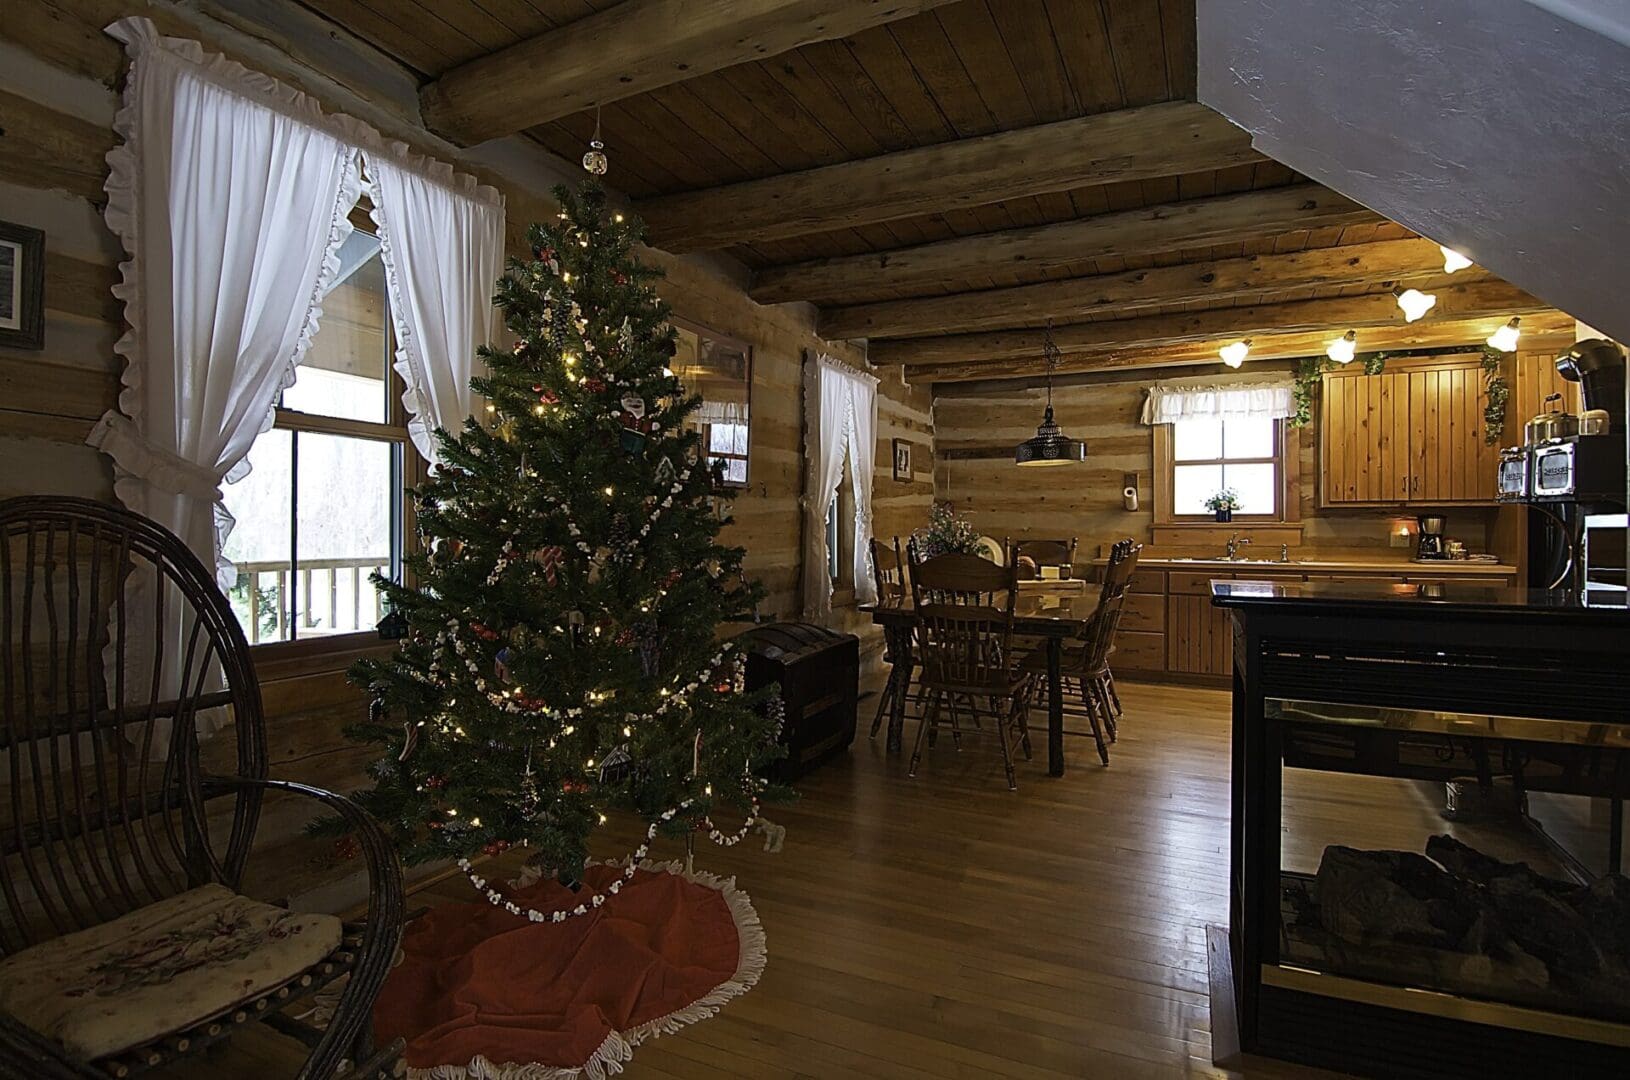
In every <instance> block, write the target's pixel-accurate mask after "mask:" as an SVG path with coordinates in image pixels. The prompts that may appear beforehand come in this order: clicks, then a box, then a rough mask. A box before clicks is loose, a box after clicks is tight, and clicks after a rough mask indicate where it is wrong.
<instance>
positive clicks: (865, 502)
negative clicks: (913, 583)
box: [803, 353, 877, 619]
mask: <svg viewBox="0 0 1630 1080" xmlns="http://www.w3.org/2000/svg"><path fill="white" fill-rule="evenodd" d="M804 412H805V417H804V419H805V428H806V430H805V436H804V438H805V443H804V456H805V459H806V460H807V461H808V462H809V475H808V478H807V481H806V486H805V490H806V491H807V492H808V494H806V495H805V496H804V500H803V505H804V616H805V618H810V619H822V618H825V617H826V616H827V615H828V614H830V613H831V611H832V579H831V577H830V576H829V575H828V574H827V570H826V567H827V549H826V513H827V510H828V508H830V507H831V505H832V500H833V499H835V498H837V496H838V485H839V484H841V483H842V482H843V465H844V462H845V461H846V460H847V462H848V463H849V472H850V475H851V476H852V477H853V478H854V492H855V521H854V536H855V559H854V567H853V573H854V582H855V599H856V600H857V601H859V602H860V603H862V604H869V603H872V602H873V601H875V600H876V599H877V585H876V583H875V582H873V581H872V575H871V565H870V562H869V561H868V560H869V552H870V547H871V538H872V466H873V463H874V460H875V458H876V456H877V379H876V377H875V376H872V375H868V374H867V373H866V372H863V371H856V370H855V369H854V368H851V367H849V366H847V365H845V364H842V363H839V362H838V361H837V360H834V359H833V358H832V357H830V356H827V355H826V354H825V353H822V354H820V355H818V356H816V357H814V358H813V359H811V360H810V361H809V362H808V363H806V364H805V365H804Z"/></svg>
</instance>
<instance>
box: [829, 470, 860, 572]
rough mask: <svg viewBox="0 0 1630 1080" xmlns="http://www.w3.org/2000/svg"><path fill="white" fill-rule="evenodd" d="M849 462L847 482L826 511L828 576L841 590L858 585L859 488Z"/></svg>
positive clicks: (844, 473)
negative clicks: (857, 496) (856, 525)
mask: <svg viewBox="0 0 1630 1080" xmlns="http://www.w3.org/2000/svg"><path fill="white" fill-rule="evenodd" d="M852 481H853V478H852V477H851V475H850V472H849V462H848V460H847V459H845V460H844V463H843V479H841V480H839V481H838V494H837V497H836V498H834V499H833V500H832V501H831V502H830V503H828V504H827V507H826V573H827V576H828V577H830V578H831V579H832V587H833V588H834V589H841V588H845V587H850V586H853V585H854V582H853V581H851V580H849V579H850V578H851V577H853V576H854V566H855V488H854V483H853V482H852Z"/></svg>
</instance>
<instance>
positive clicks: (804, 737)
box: [737, 622, 860, 780]
mask: <svg viewBox="0 0 1630 1080" xmlns="http://www.w3.org/2000/svg"><path fill="white" fill-rule="evenodd" d="M737 640H738V641H740V642H741V644H742V646H743V648H744V649H745V651H746V653H747V671H746V677H747V678H746V681H747V689H748V690H758V689H760V688H762V687H765V686H769V685H771V684H772V683H778V684H780V687H781V704H782V707H783V709H784V710H785V716H786V720H785V723H784V724H783V726H782V728H781V742H782V744H783V745H785V746H786V748H787V756H786V757H785V758H782V759H781V760H780V761H778V762H777V763H776V770H775V771H776V778H777V779H779V780H791V779H793V778H794V777H797V776H799V775H801V774H802V773H805V772H808V771H809V770H810V769H811V768H813V767H814V766H816V765H817V764H819V763H820V762H822V761H824V760H826V759H827V758H828V757H831V756H832V755H833V754H838V753H842V752H843V751H844V750H846V749H848V747H849V744H850V743H852V742H854V741H855V707H856V700H857V699H858V697H859V696H860V639H859V638H857V637H856V636H855V635H853V634H842V633H839V632H838V631H836V630H828V629H827V628H826V627H824V626H816V625H814V624H813V623H801V622H800V623H795V622H783V623H771V624H770V625H768V626H757V627H754V628H753V629H751V630H748V631H747V632H746V633H743V634H742V635H741V636H740V637H738V638H737Z"/></svg>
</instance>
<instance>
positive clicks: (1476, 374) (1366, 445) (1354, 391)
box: [1318, 353, 1505, 506]
mask: <svg viewBox="0 0 1630 1080" xmlns="http://www.w3.org/2000/svg"><path fill="white" fill-rule="evenodd" d="M1486 376H1487V373H1486V371H1485V365H1484V359H1483V357H1482V356H1481V355H1480V354H1478V353H1462V354H1456V355H1451V356H1437V357H1427V358H1415V359H1410V360H1398V359H1396V358H1394V359H1393V361H1392V363H1390V364H1388V365H1386V366H1384V367H1380V368H1379V370H1378V371H1376V372H1374V373H1367V371H1366V369H1365V368H1363V367H1360V366H1359V365H1358V364H1356V363H1355V364H1353V365H1350V366H1348V367H1345V368H1339V369H1336V370H1333V371H1326V372H1324V373H1323V374H1322V377H1321V383H1320V395H1321V396H1320V409H1319V425H1318V428H1319V463H1320V464H1319V502H1320V505H1323V506H1355V505H1357V506H1363V505H1377V504H1394V505H1467V504H1492V503H1493V502H1494V482H1495V474H1496V471H1497V469H1498V463H1499V449H1498V445H1497V443H1496V442H1495V441H1492V440H1491V438H1490V436H1489V412H1490V410H1489V406H1490V402H1491V398H1490V381H1489V380H1488V379H1487V377H1486ZM1500 387H1501V388H1502V389H1503V387H1504V380H1503V378H1502V379H1501V380H1500ZM1504 404H1505V401H1504V398H1503V397H1502V398H1501V400H1500V402H1499V405H1500V406H1501V410H1502V412H1503V407H1504ZM1494 438H1495V439H1497V438H1498V435H1497V434H1496V435H1495V436H1494Z"/></svg>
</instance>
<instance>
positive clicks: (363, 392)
mask: <svg viewBox="0 0 1630 1080" xmlns="http://www.w3.org/2000/svg"><path fill="white" fill-rule="evenodd" d="M358 216H359V215H358V214H357V213H356V212H353V215H352V217H353V220H356V219H357V218H358ZM363 220H366V219H363ZM340 263H341V271H340V275H339V278H338V280H337V282H336V284H335V285H334V286H333V288H331V289H330V290H329V292H328V293H327V294H326V295H325V296H324V297H323V300H322V304H323V316H322V321H321V323H320V324H319V325H318V330H317V335H316V337H314V338H313V339H312V341H311V346H310V348H309V349H308V351H307V353H306V356H305V359H304V361H303V362H302V363H301V365H300V367H299V368H298V369H297V370H296V376H295V381H294V383H293V384H292V385H290V386H289V387H288V388H287V389H285V390H284V391H283V393H282V396H281V398H280V400H279V401H278V405H277V411H276V418H275V421H274V424H273V426H272V427H271V428H270V429H269V430H267V431H264V432H262V433H261V435H260V437H259V438H257V439H256V440H255V443H254V445H253V446H252V447H251V448H250V450H249V459H248V460H249V465H250V470H251V471H250V473H249V475H248V476H246V477H244V478H243V479H242V480H240V481H239V482H238V483H236V484H228V485H227V486H226V488H225V495H226V498H225V505H226V509H227V510H228V512H230V513H231V514H232V516H233V518H235V519H236V521H237V524H236V527H235V528H234V529H233V530H232V534H231V536H230V537H228V539H227V542H226V548H225V553H226V557H227V558H228V559H230V560H231V561H232V563H233V564H234V565H235V566H236V567H237V570H238V579H237V583H236V584H235V585H234V586H233V588H232V589H231V590H230V591H229V593H228V597H229V599H230V600H231V602H232V608H233V610H234V611H235V612H236V613H237V616H238V620H239V622H240V623H242V625H243V629H244V634H245V635H246V636H247V637H248V638H249V641H250V643H251V644H257V645H258V644H266V643H271V642H288V641H300V640H306V639H311V638H323V637H332V636H334V635H338V634H348V633H357V632H364V631H370V630H372V629H373V627H374V626H375V625H376V624H377V623H378V621H379V619H380V617H381V615H382V614H383V612H382V611H381V608H380V602H379V596H378V592H377V590H375V589H374V588H373V586H372V585H371V584H370V582H369V577H370V575H371V574H373V573H374V572H375V571H378V572H380V573H382V574H384V575H386V576H388V577H391V578H395V579H397V580H400V579H401V569H402V552H403V536H404V534H405V531H406V525H405V520H404V519H405V514H406V509H405V507H404V502H405V499H404V492H405V489H406V487H407V483H408V478H407V475H406V470H407V469H408V468H409V467H410V459H412V458H413V455H412V454H411V452H410V450H409V444H408V434H407V422H406V414H405V410H404V408H403V406H402V400H401V399H402V386H401V382H400V380H399V379H398V378H397V376H396V374H395V372H394V371H392V370H391V354H392V351H393V349H394V335H393V334H392V331H391V320H390V311H389V303H388V300H387V295H386V289H385V271H384V264H383V261H382V260H381V258H380V252H379V241H378V239H377V238H376V237H374V236H373V235H372V234H370V233H368V232H365V231H363V229H361V228H358V229H357V230H356V231H354V232H353V233H352V234H351V235H350V237H349V238H348V239H347V240H346V241H345V243H344V244H343V245H342V246H341V248H340ZM414 460H416V459H414Z"/></svg>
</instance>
